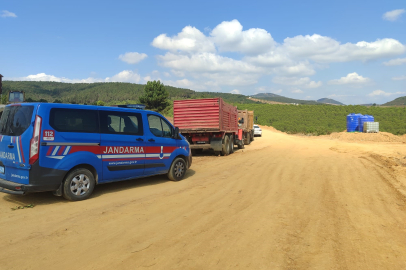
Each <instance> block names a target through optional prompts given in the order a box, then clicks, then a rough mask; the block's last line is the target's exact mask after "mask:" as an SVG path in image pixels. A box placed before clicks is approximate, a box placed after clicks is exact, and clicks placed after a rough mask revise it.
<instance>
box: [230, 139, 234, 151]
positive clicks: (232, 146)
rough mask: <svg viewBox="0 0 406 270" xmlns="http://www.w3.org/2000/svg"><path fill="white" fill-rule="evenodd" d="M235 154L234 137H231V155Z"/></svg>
mask: <svg viewBox="0 0 406 270" xmlns="http://www.w3.org/2000/svg"><path fill="white" fill-rule="evenodd" d="M232 153H234V136H233V135H230V154H232Z"/></svg>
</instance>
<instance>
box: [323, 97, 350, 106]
mask: <svg viewBox="0 0 406 270" xmlns="http://www.w3.org/2000/svg"><path fill="white" fill-rule="evenodd" d="M317 102H318V103H324V104H334V105H344V104H343V103H341V102H339V101H337V100H334V99H331V98H321V99H318V100H317Z"/></svg>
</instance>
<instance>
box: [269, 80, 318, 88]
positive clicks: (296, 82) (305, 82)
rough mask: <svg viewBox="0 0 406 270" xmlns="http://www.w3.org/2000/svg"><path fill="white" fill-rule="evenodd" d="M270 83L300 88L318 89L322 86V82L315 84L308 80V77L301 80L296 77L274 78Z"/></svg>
mask: <svg viewBox="0 0 406 270" xmlns="http://www.w3.org/2000/svg"><path fill="white" fill-rule="evenodd" d="M272 82H274V83H277V84H283V85H295V86H301V87H305V88H318V87H320V86H322V84H323V83H322V82H321V81H319V82H315V81H312V80H310V78H309V77H303V78H297V77H274V78H273V79H272Z"/></svg>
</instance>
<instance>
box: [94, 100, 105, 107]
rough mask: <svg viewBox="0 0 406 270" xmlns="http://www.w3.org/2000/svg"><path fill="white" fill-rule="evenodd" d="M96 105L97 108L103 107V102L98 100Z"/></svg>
mask: <svg viewBox="0 0 406 270" xmlns="http://www.w3.org/2000/svg"><path fill="white" fill-rule="evenodd" d="M96 105H97V106H104V101H102V100H99V101H97V103H96Z"/></svg>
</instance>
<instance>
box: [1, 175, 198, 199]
mask: <svg viewBox="0 0 406 270" xmlns="http://www.w3.org/2000/svg"><path fill="white" fill-rule="evenodd" d="M194 174H195V171H194V170H192V169H189V170H187V171H186V175H185V178H184V179H183V180H182V181H187V180H188V178H190V177H192V176H193V175H194ZM168 181H170V180H169V179H168V177H167V176H166V175H156V176H150V177H143V178H137V179H132V180H126V181H119V182H111V183H106V184H100V185H97V186H96V187H95V189H94V191H93V194H92V195H91V196H90V198H89V199H91V198H97V197H99V196H102V195H104V194H108V193H116V192H120V191H122V190H128V189H133V188H139V187H144V186H151V185H158V184H162V183H165V182H168ZM170 182H171V181H170ZM173 183H174V184H176V182H173ZM3 200H5V201H7V202H11V203H14V204H15V205H16V206H25V205H29V204H34V205H47V204H58V203H70V201H68V200H66V199H64V198H63V197H57V196H54V195H53V194H52V192H39V193H32V194H27V195H24V196H21V195H5V196H4V197H3Z"/></svg>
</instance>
